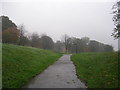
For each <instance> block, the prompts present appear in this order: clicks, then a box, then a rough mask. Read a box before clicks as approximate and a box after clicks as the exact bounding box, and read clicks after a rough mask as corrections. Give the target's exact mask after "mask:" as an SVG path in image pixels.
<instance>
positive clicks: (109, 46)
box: [104, 45, 113, 52]
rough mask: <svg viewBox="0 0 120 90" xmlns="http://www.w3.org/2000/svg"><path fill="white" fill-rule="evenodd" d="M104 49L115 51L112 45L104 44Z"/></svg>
mask: <svg viewBox="0 0 120 90" xmlns="http://www.w3.org/2000/svg"><path fill="white" fill-rule="evenodd" d="M104 50H105V51H106V52H113V47H112V46H111V45H105V46H104Z"/></svg>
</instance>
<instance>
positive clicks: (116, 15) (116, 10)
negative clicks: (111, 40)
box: [112, 0, 120, 39]
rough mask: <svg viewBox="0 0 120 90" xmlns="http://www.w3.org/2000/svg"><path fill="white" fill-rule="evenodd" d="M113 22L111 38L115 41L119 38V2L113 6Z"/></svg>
mask: <svg viewBox="0 0 120 90" xmlns="http://www.w3.org/2000/svg"><path fill="white" fill-rule="evenodd" d="M112 9H113V21H114V25H115V28H114V32H113V33H112V36H114V37H115V39H117V38H118V37H120V1H119V0H118V1H117V3H116V4H114V5H113V8H112Z"/></svg>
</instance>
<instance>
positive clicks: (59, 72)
mask: <svg viewBox="0 0 120 90" xmlns="http://www.w3.org/2000/svg"><path fill="white" fill-rule="evenodd" d="M24 88H86V86H85V84H84V83H83V82H81V81H80V80H79V79H78V78H77V76H76V71H75V66H74V64H73V63H72V61H71V60H70V55H63V56H62V57H61V58H60V59H59V60H58V61H56V62H55V63H54V64H53V65H51V66H49V67H48V68H47V69H46V70H45V71H44V72H42V73H41V74H39V75H37V76H36V77H35V78H33V79H32V80H31V81H30V82H29V83H28V84H27V85H25V86H24Z"/></svg>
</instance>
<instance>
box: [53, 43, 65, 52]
mask: <svg viewBox="0 0 120 90" xmlns="http://www.w3.org/2000/svg"><path fill="white" fill-rule="evenodd" d="M63 49H64V44H63V43H62V42H61V41H57V42H56V43H55V44H54V51H56V52H62V51H63Z"/></svg>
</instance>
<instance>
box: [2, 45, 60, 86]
mask: <svg viewBox="0 0 120 90" xmlns="http://www.w3.org/2000/svg"><path fill="white" fill-rule="evenodd" d="M2 50H3V53H2V74H3V76H2V79H3V82H2V83H3V84H2V85H3V86H2V87H3V88H20V87H22V86H23V85H24V84H25V83H27V82H28V81H29V80H30V79H31V78H32V77H34V76H36V75H37V74H39V73H41V72H42V71H43V70H44V69H46V68H47V67H48V66H49V65H50V64H52V63H54V62H55V61H56V60H57V59H58V58H59V57H60V56H61V54H58V53H54V52H52V51H47V50H43V49H38V48H32V47H26V46H17V45H10V44H3V47H2Z"/></svg>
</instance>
